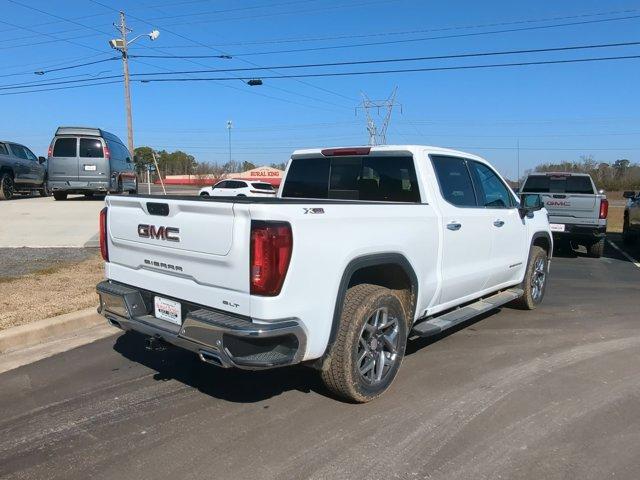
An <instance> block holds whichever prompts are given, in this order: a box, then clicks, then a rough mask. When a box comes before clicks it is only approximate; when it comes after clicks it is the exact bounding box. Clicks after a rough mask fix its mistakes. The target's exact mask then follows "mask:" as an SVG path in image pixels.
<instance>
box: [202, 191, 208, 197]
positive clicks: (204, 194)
mask: <svg viewBox="0 0 640 480" xmlns="http://www.w3.org/2000/svg"><path fill="white" fill-rule="evenodd" d="M200 196H201V197H208V196H209V194H208V193H207V192H202V193H200Z"/></svg>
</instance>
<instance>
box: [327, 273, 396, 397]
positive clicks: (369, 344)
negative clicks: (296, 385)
mask: <svg viewBox="0 0 640 480" xmlns="http://www.w3.org/2000/svg"><path fill="white" fill-rule="evenodd" d="M339 322H340V323H339V325H338V331H337V333H336V338H335V341H334V343H333V344H332V345H331V347H330V349H329V352H328V353H327V355H326V357H325V359H324V361H323V364H322V369H321V373H320V375H321V377H322V381H323V382H324V384H325V385H326V387H327V388H328V389H329V390H330V391H331V392H333V393H334V394H335V395H337V396H339V397H341V398H344V399H345V400H348V401H351V402H357V403H365V402H369V401H371V400H373V399H374V398H376V397H378V396H380V395H381V394H382V393H383V392H384V391H385V390H387V389H388V388H389V386H390V385H391V383H392V382H393V380H394V378H395V377H396V374H397V373H398V369H399V368H400V364H401V363H402V359H403V357H404V352H405V348H406V344H407V320H406V318H405V315H404V308H403V307H402V302H401V300H400V298H399V297H398V295H397V294H396V293H394V291H392V290H389V289H388V288H384V287H380V286H378V285H370V284H361V285H356V286H354V287H351V288H350V289H349V290H348V291H347V294H346V295H345V299H344V303H343V307H342V314H341V316H340V320H339ZM376 325H378V326H380V327H384V326H385V325H387V326H386V327H385V328H380V329H379V330H378V329H377V328H376ZM385 338H386V340H385ZM392 352H394V353H392ZM371 362H373V366H370V363H371ZM367 368H368V369H367Z"/></svg>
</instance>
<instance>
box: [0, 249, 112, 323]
mask: <svg viewBox="0 0 640 480" xmlns="http://www.w3.org/2000/svg"><path fill="white" fill-rule="evenodd" d="M0 265H2V266H3V268H2V269H1V274H2V276H0V330H2V329H5V328H8V327H12V326H16V325H22V324H25V323H30V322H33V321H37V320H42V319H45V318H49V317H52V316H55V315H61V314H63V313H69V312H74V311H76V310H80V309H83V308H87V307H91V306H94V305H97V304H98V297H97V295H96V293H95V286H96V284H97V283H98V282H99V281H100V280H101V279H102V278H103V276H104V273H103V265H102V258H101V257H100V253H99V252H98V251H97V249H95V248H63V249H60V248H44V249H31V248H20V249H15V248H8V249H0ZM5 265H6V266H7V267H6V268H5Z"/></svg>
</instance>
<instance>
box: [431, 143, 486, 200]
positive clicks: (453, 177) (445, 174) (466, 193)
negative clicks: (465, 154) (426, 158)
mask: <svg viewBox="0 0 640 480" xmlns="http://www.w3.org/2000/svg"><path fill="white" fill-rule="evenodd" d="M431 161H432V162H433V168H434V170H435V171H436V177H438V184H439V185H440V192H441V193H442V196H443V197H444V199H445V200H446V201H447V202H449V203H450V204H452V205H455V206H457V207H477V206H478V203H477V201H476V195H475V191H474V190H473V183H472V182H471V175H470V174H469V169H468V168H467V162H466V160H464V159H463V158H457V157H447V156H443V155H431Z"/></svg>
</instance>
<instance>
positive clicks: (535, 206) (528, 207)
mask: <svg viewBox="0 0 640 480" xmlns="http://www.w3.org/2000/svg"><path fill="white" fill-rule="evenodd" d="M543 207H544V203H542V198H541V197H540V195H538V194H537V193H523V194H522V195H520V207H518V212H520V218H524V217H530V216H531V215H533V212H537V211H538V210H542V208H543Z"/></svg>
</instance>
